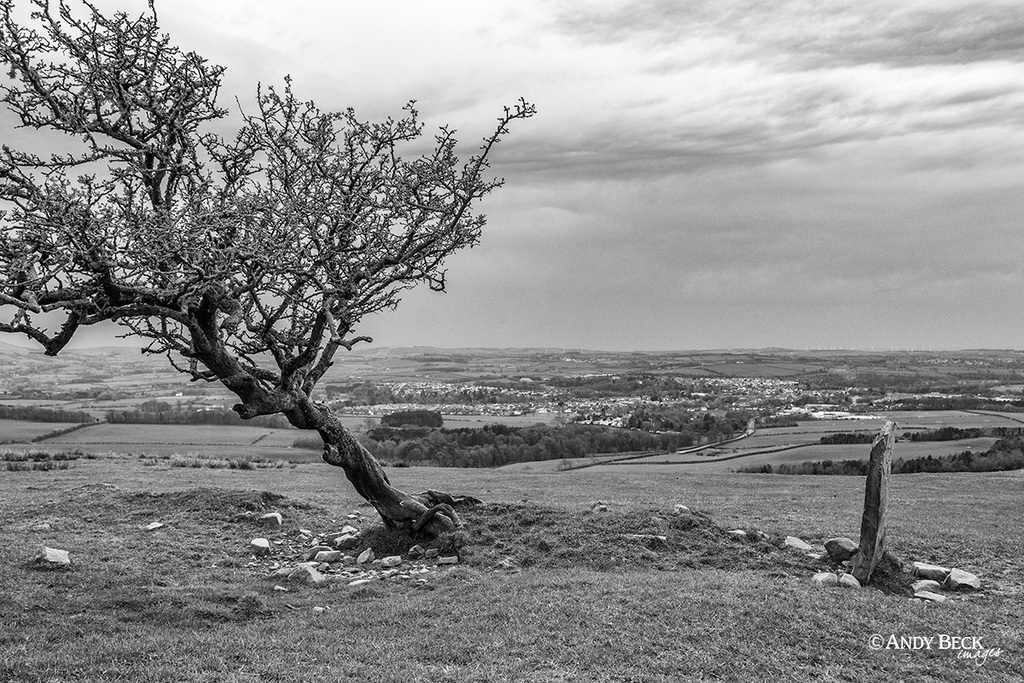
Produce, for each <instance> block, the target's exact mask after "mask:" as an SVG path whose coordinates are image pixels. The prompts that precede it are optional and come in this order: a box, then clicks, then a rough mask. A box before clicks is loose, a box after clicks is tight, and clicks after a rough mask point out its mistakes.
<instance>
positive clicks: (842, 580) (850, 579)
mask: <svg viewBox="0 0 1024 683" xmlns="http://www.w3.org/2000/svg"><path fill="white" fill-rule="evenodd" d="M839 585H840V586H848V587H849V588H860V581H858V580H857V577H856V576H854V575H853V574H840V575H839Z"/></svg>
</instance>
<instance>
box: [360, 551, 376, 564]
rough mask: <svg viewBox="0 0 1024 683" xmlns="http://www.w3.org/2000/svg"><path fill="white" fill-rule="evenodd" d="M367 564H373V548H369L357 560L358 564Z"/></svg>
mask: <svg viewBox="0 0 1024 683" xmlns="http://www.w3.org/2000/svg"><path fill="white" fill-rule="evenodd" d="M367 562H373V548H367V549H366V550H364V551H363V552H361V553H359V557H357V558H356V564H366V563H367Z"/></svg>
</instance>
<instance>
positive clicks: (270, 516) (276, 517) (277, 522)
mask: <svg viewBox="0 0 1024 683" xmlns="http://www.w3.org/2000/svg"><path fill="white" fill-rule="evenodd" d="M260 522H261V523H262V524H266V525H267V526H281V525H282V524H284V518H282V517H281V513H280V512H268V513H267V514H265V515H263V516H262V517H260Z"/></svg>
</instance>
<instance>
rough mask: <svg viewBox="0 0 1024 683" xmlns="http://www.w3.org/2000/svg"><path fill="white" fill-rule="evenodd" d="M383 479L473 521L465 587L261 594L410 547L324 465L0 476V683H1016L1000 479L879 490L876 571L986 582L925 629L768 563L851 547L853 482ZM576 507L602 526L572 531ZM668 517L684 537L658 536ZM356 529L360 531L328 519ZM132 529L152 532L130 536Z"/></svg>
mask: <svg viewBox="0 0 1024 683" xmlns="http://www.w3.org/2000/svg"><path fill="white" fill-rule="evenodd" d="M609 469H611V468H609ZM391 474H392V477H393V479H394V481H395V483H396V484H397V485H399V486H402V487H405V488H407V489H411V490H420V489H423V488H428V487H430V488H444V489H448V490H450V491H452V492H458V493H471V494H474V495H477V496H479V497H481V498H483V499H485V501H487V502H486V504H485V505H484V506H482V507H481V508H479V509H477V510H474V511H472V512H470V513H468V514H467V519H468V522H469V527H468V530H467V533H466V535H465V539H464V542H465V545H464V546H463V549H462V551H461V556H462V563H461V564H459V565H457V566H455V567H452V568H436V567H433V566H432V565H431V567H430V570H429V571H428V573H426V574H424V575H423V576H424V577H426V578H425V580H424V582H422V583H420V582H417V581H414V580H408V581H402V580H397V579H394V578H392V579H388V580H386V581H381V580H377V581H373V582H371V583H368V584H364V585H361V586H358V587H349V586H348V585H347V581H346V580H342V579H338V578H335V579H334V580H331V581H329V582H327V583H326V584H323V585H321V586H316V587H311V586H302V585H294V584H285V585H284V586H283V587H287V588H288V591H287V592H284V591H279V590H275V589H274V586H275V585H278V584H281V583H282V581H281V580H268V578H267V576H268V574H269V573H270V569H271V567H273V564H274V563H275V562H280V563H287V562H294V561H295V559H296V556H297V555H299V554H301V553H302V551H303V549H304V548H305V547H307V546H308V545H309V540H308V539H306V538H304V537H301V536H300V535H299V534H300V531H299V530H300V529H308V530H312V531H314V532H316V533H317V534H320V533H322V532H326V531H330V530H334V529H337V528H338V527H339V526H341V525H343V524H345V523H355V524H357V525H359V526H361V527H362V529H363V530H364V532H365V533H366V534H367V535H368V536H369V538H370V539H372V541H373V544H374V545H375V546H376V548H377V549H378V551H379V552H378V556H380V555H381V554H383V553H385V552H395V551H401V550H404V549H406V548H407V547H408V544H410V543H411V542H412V541H411V540H408V539H402V538H395V537H391V536H388V535H387V534H385V533H384V532H383V530H382V529H380V528H377V527H376V520H375V519H374V517H373V515H372V510H371V509H369V508H368V507H367V506H366V505H365V504H363V503H362V502H361V501H360V500H359V499H358V498H357V497H356V496H355V494H354V493H353V492H352V491H351V489H350V487H349V486H348V484H347V483H346V482H345V480H344V477H343V476H342V475H341V473H340V471H338V470H334V469H333V468H329V467H327V466H326V465H317V464H311V465H300V466H298V467H295V468H291V469H281V470H252V471H239V470H210V469H201V470H193V469H186V468H171V467H168V466H166V465H164V464H160V463H158V464H156V465H150V466H145V465H143V464H142V462H141V461H139V460H137V459H130V460H129V459H124V458H121V459H113V458H106V459H102V458H101V459H98V460H89V461H79V462H76V463H75V464H74V466H73V467H72V468H71V469H68V470H64V471H53V472H0V487H2V489H3V490H4V492H5V495H4V496H3V498H2V499H0V514H2V516H3V519H4V520H5V523H4V524H3V525H0V564H2V566H3V567H4V568H5V569H4V571H3V572H0V596H2V597H0V623H2V624H3V628H0V680H4V681H8V680H10V681H78V680H90V681H122V680H131V681H175V682H177V681H307V680H379V681H428V680H429V681H679V680H730V681H763V680H798V681H812V680H825V681H859V680H866V679H868V678H869V677H870V678H878V679H882V680H888V679H891V680H929V681H975V680H1015V679H1017V678H1019V677H1020V676H1021V675H1022V673H1024V667H1022V662H1021V653H1022V652H1024V642H1022V641H1024V639H1022V636H1021V632H1020V628H1019V616H1018V615H1019V614H1020V610H1021V608H1022V607H1024V593H1022V592H1021V590H1020V576H1022V575H1024V559H1022V558H1024V553H1022V550H1024V541H1022V540H1021V537H1020V534H1019V529H1020V528H1022V525H1024V511H1022V510H1021V507H1020V504H1019V500H1020V499H1019V492H1020V490H1021V486H1022V484H1024V475H1022V473H1020V472H1013V473H999V474H984V475H966V474H965V475H915V476H914V477H902V478H896V479H895V480H894V482H893V489H892V501H891V512H892V520H891V522H892V523H891V526H890V537H891V546H892V548H893V550H894V551H895V552H896V553H897V554H898V555H899V556H900V557H901V558H902V559H905V560H910V559H920V560H926V561H927V560H930V561H934V562H938V563H941V564H946V565H947V566H948V565H952V566H957V567H960V568H963V569H966V570H969V571H972V572H974V573H976V574H978V575H980V576H981V577H982V578H983V580H984V581H985V589H984V590H983V591H982V592H981V593H978V594H974V595H965V596H962V597H960V596H958V597H956V598H955V599H954V600H952V601H949V602H947V603H944V604H941V605H939V604H924V603H915V602H913V601H911V600H909V599H908V598H907V596H906V595H904V594H902V588H901V586H902V585H903V584H902V583H901V581H902V579H900V578H899V577H897V580H894V581H892V582H890V583H889V584H887V585H888V592H883V591H879V590H875V589H861V590H849V589H840V588H822V587H819V586H816V585H814V584H812V582H811V581H810V575H811V574H812V573H813V572H814V571H817V570H819V569H821V568H823V567H824V566H825V564H824V563H823V562H822V561H820V560H812V559H811V558H809V557H806V556H805V555H803V554H800V553H797V552H794V551H790V550H787V549H786V548H784V547H783V546H782V545H781V543H780V541H781V538H782V537H784V536H786V535H790V534H792V535H798V536H801V537H802V538H804V539H805V540H807V541H809V542H811V543H813V544H819V543H820V542H821V541H823V540H824V539H826V538H829V537H831V536H834V535H846V536H852V537H854V538H856V536H857V533H858V528H859V513H860V506H861V501H862V498H863V488H862V486H863V482H862V481H860V480H859V479H856V478H853V477H813V478H801V477H775V476H757V475H731V474H707V475H694V474H682V473H679V474H665V473H644V472H617V471H611V472H609V471H606V470H605V468H592V469H588V470H579V471H574V472H564V473H545V474H539V473H531V472H507V471H465V470H436V469H423V468H409V469H404V470H393V471H391ZM262 491H272V492H273V493H272V494H268V493H261V492H262ZM598 500H600V501H602V502H603V503H605V504H606V505H607V507H608V511H607V512H605V513H595V512H592V511H591V507H592V505H593V504H594V503H595V502H596V501H598ZM676 503H683V504H686V505H688V506H690V507H691V508H692V509H693V510H694V511H695V514H694V515H692V516H690V517H687V518H685V519H684V518H682V517H677V516H674V515H672V512H673V506H674V505H675V504H676ZM264 511H279V512H281V513H282V515H283V517H284V519H285V524H284V526H282V527H280V528H279V529H266V528H264V527H261V526H259V525H258V524H257V523H256V521H255V516H257V515H258V514H259V513H262V512H264ZM354 513H358V514H359V516H360V518H358V519H356V520H350V519H349V518H348V516H349V515H351V514H354ZM652 518H658V519H652ZM659 520H660V521H659ZM686 520H689V521H686ZM153 521H160V522H163V523H164V524H165V526H164V527H163V528H161V529H159V530H156V531H152V532H149V531H145V530H144V527H145V525H147V524H148V523H150V522H153ZM737 527H740V528H745V529H748V530H751V531H753V530H754V529H757V530H761V531H763V532H766V533H767V535H768V538H767V539H761V540H758V539H754V538H753V536H751V537H749V538H748V540H737V539H736V538H733V537H731V536H729V535H728V533H727V532H728V530H731V529H733V528H737ZM627 534H650V535H663V536H665V538H666V541H665V542H664V543H661V542H649V543H648V542H641V543H637V542H636V541H635V540H634V539H632V538H631V537H629V536H627ZM254 536H266V537H267V538H269V539H271V540H272V541H280V543H275V544H274V545H273V548H274V550H273V551H272V554H271V556H270V557H269V558H266V559H259V560H257V559H254V558H252V557H250V555H249V553H248V550H247V544H248V542H249V540H250V539H251V538H253V537H254ZM42 544H47V545H50V546H52V547H59V548H64V549H66V550H69V551H70V552H71V554H72V557H73V559H74V567H73V568H72V569H71V570H65V571H58V570H50V571H45V570H40V569H36V568H33V566H32V565H31V563H30V560H31V558H32V556H33V555H34V553H35V552H36V550H37V548H38V546H40V545H42ZM406 564H408V563H406ZM338 576H341V574H340V573H339V574H338ZM872 634H883V635H885V636H888V635H890V634H895V635H897V636H899V635H906V636H913V635H925V636H932V635H936V634H956V635H969V636H978V637H980V638H981V639H982V641H983V643H984V645H985V646H986V647H998V648H1001V649H1002V650H1003V654H1002V655H1001V656H999V657H993V658H991V659H989V660H988V661H986V662H985V663H984V664H983V665H980V666H979V665H976V664H975V663H973V662H971V661H967V660H962V659H958V658H957V656H956V654H955V653H954V652H951V651H938V650H933V651H905V650H902V651H901V650H889V651H885V650H883V651H873V650H871V649H870V648H869V647H868V639H869V637H870V636H871V635H872Z"/></svg>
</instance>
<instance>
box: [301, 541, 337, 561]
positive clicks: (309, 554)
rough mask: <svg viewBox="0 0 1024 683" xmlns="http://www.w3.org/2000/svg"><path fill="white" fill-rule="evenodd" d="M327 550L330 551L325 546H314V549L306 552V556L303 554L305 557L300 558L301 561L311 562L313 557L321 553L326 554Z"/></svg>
mask: <svg viewBox="0 0 1024 683" xmlns="http://www.w3.org/2000/svg"><path fill="white" fill-rule="evenodd" d="M329 550H330V547H328V546H326V545H318V546H314V547H312V548H310V549H309V550H308V551H307V552H306V554H305V555H304V556H303V558H302V559H303V560H305V561H306V562H309V561H310V560H312V559H313V558H314V557H316V556H317V554H318V553H322V552H327V551H329Z"/></svg>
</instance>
